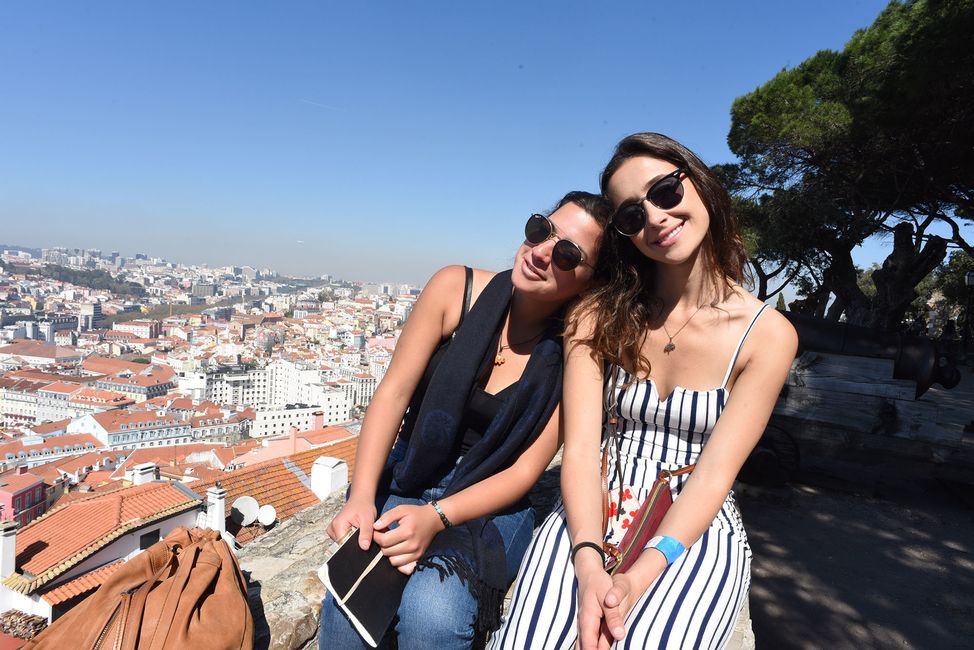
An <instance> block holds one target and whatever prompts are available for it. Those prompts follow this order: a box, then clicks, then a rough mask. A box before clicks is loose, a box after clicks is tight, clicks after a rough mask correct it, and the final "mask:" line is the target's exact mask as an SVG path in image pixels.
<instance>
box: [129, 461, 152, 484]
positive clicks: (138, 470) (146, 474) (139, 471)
mask: <svg viewBox="0 0 974 650" xmlns="http://www.w3.org/2000/svg"><path fill="white" fill-rule="evenodd" d="M158 478H159V472H158V468H157V467H156V464H155V463H141V464H139V465H136V466H135V467H133V468H132V485H142V484H143V483H150V482H152V481H155V480H157V479H158Z"/></svg>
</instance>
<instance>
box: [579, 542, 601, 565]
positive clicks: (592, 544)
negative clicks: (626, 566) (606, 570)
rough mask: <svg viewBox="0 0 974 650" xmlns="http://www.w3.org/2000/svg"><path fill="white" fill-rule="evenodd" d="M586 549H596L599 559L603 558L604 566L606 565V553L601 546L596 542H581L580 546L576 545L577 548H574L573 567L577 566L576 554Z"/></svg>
mask: <svg viewBox="0 0 974 650" xmlns="http://www.w3.org/2000/svg"><path fill="white" fill-rule="evenodd" d="M585 547H588V548H594V549H595V550H596V551H597V552H598V554H599V557H601V558H602V564H605V551H603V550H602V546H601V545H600V544H596V543H595V542H579V543H578V544H575V546H572V564H573V565H574V564H575V554H576V553H578V552H579V551H580V550H582V549H583V548H585Z"/></svg>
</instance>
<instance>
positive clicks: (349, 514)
mask: <svg viewBox="0 0 974 650" xmlns="http://www.w3.org/2000/svg"><path fill="white" fill-rule="evenodd" d="M375 515H376V509H375V502H374V501H359V500H356V499H354V498H352V499H349V500H348V502H347V503H346V504H345V507H343V508H342V509H341V511H340V512H339V513H338V514H337V515H335V518H334V519H332V520H331V523H330V524H328V530H327V532H328V536H329V537H331V538H332V539H333V540H335V541H336V542H337V541H338V540H340V539H341V538H342V537H344V536H345V533H347V532H348V529H349V528H351V527H353V526H354V527H356V528H358V545H359V546H360V547H361V548H362V550H363V551H366V550H368V548H369V545H370V544H371V543H372V528H373V527H374V522H375Z"/></svg>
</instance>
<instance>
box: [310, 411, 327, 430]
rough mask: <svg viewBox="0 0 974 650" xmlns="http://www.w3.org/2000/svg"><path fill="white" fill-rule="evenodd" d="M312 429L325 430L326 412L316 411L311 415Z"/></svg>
mask: <svg viewBox="0 0 974 650" xmlns="http://www.w3.org/2000/svg"><path fill="white" fill-rule="evenodd" d="M311 428H312V429H315V430H317V429H324V428H325V412H324V411H315V412H314V413H312V414H311Z"/></svg>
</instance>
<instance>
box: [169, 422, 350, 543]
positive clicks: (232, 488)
mask: <svg viewBox="0 0 974 650" xmlns="http://www.w3.org/2000/svg"><path fill="white" fill-rule="evenodd" d="M357 448H358V437H357V436H356V437H355V438H353V439H351V440H345V441H342V442H338V443H335V444H333V445H328V446H325V447H317V448H315V449H309V450H308V451H303V452H301V453H298V454H294V455H292V456H287V457H285V458H276V459H274V460H269V461H266V462H264V463H258V464H256V465H251V466H249V467H244V468H243V469H239V470H236V471H233V472H226V473H224V474H223V476H221V477H220V478H218V479H214V480H208V481H194V482H192V483H189V484H188V487H189V488H190V489H191V490H193V491H194V492H196V493H197V494H199V495H200V496H202V497H204V498H205V495H206V490H207V488H210V487H212V486H213V485H214V484H215V483H216V482H217V481H219V482H220V485H221V486H223V489H225V490H226V491H227V529H228V530H229V531H230V532H231V533H233V534H234V536H235V537H236V539H237V541H238V542H239V543H241V544H245V543H247V542H249V541H251V540H253V539H255V538H257V537H259V536H260V535H262V534H263V533H264V532H265V531H264V528H263V527H262V526H260V525H252V526H248V527H245V528H239V529H237V530H235V529H236V528H237V527H236V524H234V523H233V522H232V521H231V520H230V517H229V513H230V506H231V504H232V503H233V502H234V500H235V499H237V498H239V497H242V496H251V497H253V498H255V499H256V500H257V503H258V504H260V505H262V506H263V505H268V504H270V505H272V506H274V509H275V510H276V511H277V519H278V521H286V520H287V519H290V518H291V517H293V516H294V515H295V514H297V513H298V512H300V511H302V510H304V509H305V508H308V507H310V506H313V505H314V504H316V503H318V497H316V496H315V494H314V492H312V491H311V485H310V481H311V466H312V465H313V464H314V462H315V460H317V459H318V458H320V457H321V456H331V457H333V458H339V459H341V460H344V461H345V462H346V463H347V464H348V478H349V480H351V478H352V473H353V471H354V469H355V452H356V450H357ZM295 470H297V471H295ZM302 475H303V476H302ZM305 482H307V484H305Z"/></svg>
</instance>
